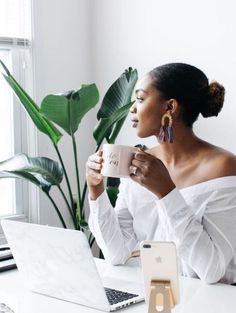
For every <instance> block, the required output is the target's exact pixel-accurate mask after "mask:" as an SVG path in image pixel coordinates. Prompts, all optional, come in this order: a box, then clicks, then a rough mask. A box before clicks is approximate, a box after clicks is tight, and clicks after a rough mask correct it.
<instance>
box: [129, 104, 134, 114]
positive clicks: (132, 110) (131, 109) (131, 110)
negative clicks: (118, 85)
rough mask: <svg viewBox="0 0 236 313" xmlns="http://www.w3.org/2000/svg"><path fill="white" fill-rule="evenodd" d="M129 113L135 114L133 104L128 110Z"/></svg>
mask: <svg viewBox="0 0 236 313" xmlns="http://www.w3.org/2000/svg"><path fill="white" fill-rule="evenodd" d="M129 111H130V113H135V112H136V107H135V104H133V105H132V107H131V108H130V109H129Z"/></svg>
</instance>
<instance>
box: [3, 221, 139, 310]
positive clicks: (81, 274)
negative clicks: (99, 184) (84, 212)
mask: <svg viewBox="0 0 236 313" xmlns="http://www.w3.org/2000/svg"><path fill="white" fill-rule="evenodd" d="M1 225H2V228H3V231H4V233H5V235H6V238H7V241H8V244H9V246H10V248H11V251H12V254H13V256H14V259H15V262H16V265H17V268H18V270H19V273H20V274H21V276H22V278H23V279H24V281H25V283H26V285H27V288H28V289H30V290H31V291H33V292H36V293H40V294H43V295H47V296H51V297H55V298H57V299H61V300H66V301H69V302H74V303H78V304H81V305H85V306H88V307H92V308H96V309H99V310H103V311H107V312H109V311H116V310H117V309H120V308H123V307H126V306H128V305H130V304H134V303H137V302H140V301H143V300H144V291H143V286H142V285H141V284H138V283H134V282H130V281H121V280H116V279H115V278H109V279H108V281H109V282H110V286H108V287H111V286H112V288H108V287H104V286H103V283H102V278H101V277H100V276H99V273H98V270H97V267H96V264H95V261H94V258H93V255H92V252H91V249H90V247H89V244H88V241H87V238H86V236H85V234H84V233H83V232H81V231H76V230H70V229H63V228H57V227H50V226H43V225H38V224H30V223H23V222H16V221H12V220H6V219H5V220H2V221H1ZM117 286H123V287H125V288H126V286H127V289H128V290H125V289H124V288H123V290H117V289H116V287H117Z"/></svg>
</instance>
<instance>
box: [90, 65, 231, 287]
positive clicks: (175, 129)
mask: <svg viewBox="0 0 236 313" xmlns="http://www.w3.org/2000/svg"><path fill="white" fill-rule="evenodd" d="M135 95H136V101H135V103H134V104H133V106H132V107H131V109H130V112H131V120H132V122H133V127H135V128H136V130H137V135H138V136H139V137H141V138H146V137H149V136H156V137H157V139H158V141H159V142H160V145H157V146H155V147H153V148H152V149H150V150H148V151H146V152H144V151H141V150H140V151H139V152H137V153H136V154H135V156H134V159H133V160H132V164H131V166H130V179H122V180H121V184H120V192H119V196H118V199H117V202H116V207H115V209H113V208H112V206H111V204H110V202H109V200H108V197H107V194H106V192H104V186H103V177H102V175H101V174H100V170H101V167H102V152H101V151H100V152H98V153H97V154H94V155H92V156H90V157H89V159H88V162H87V181H88V188H89V198H90V208H91V213H90V219H89V225H90V229H91V230H92V232H93V234H94V235H95V237H96V240H97V242H98V244H99V246H100V247H101V249H102V251H103V254H104V256H105V258H106V259H107V260H109V261H110V262H111V263H112V264H122V263H124V262H125V261H126V260H127V259H128V258H129V257H130V255H131V253H132V251H134V250H137V249H138V248H139V243H140V241H142V240H171V241H174V242H175V243H176V247H177V252H178V256H179V258H180V263H181V269H182V274H183V275H185V276H191V277H199V278H200V279H202V280H204V281H206V282H207V283H215V282H218V281H220V282H224V283H230V284H232V283H235V282H236V254H235V249H236V157H235V156H234V155H233V154H231V153H230V152H227V151H225V150H223V149H221V148H219V147H216V146H213V145H211V144H210V143H208V142H205V141H203V140H202V139H200V138H198V137H197V136H196V135H195V134H194V132H193V129H192V125H193V123H194V122H195V121H196V119H197V117H198V115H199V113H201V114H202V115H203V117H210V116H217V115H218V113H219V112H220V110H221V108H222V106H223V102H224V87H223V86H221V85H220V84H219V83H217V82H212V83H210V84H209V83H208V79H207V77H206V76H205V74H204V73H203V72H202V71H200V70H199V69H197V68H196V67H194V66H191V65H188V64H183V63H171V64H166V65H163V66H160V67H157V68H155V69H154V70H152V71H151V72H149V73H148V74H147V75H146V76H145V77H144V78H143V79H141V80H140V81H139V83H138V85H137V89H136V91H135ZM212 131H214V130H212Z"/></svg>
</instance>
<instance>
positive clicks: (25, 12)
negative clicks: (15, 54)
mask: <svg viewBox="0 0 236 313" xmlns="http://www.w3.org/2000/svg"><path fill="white" fill-rule="evenodd" d="M39 1H40V0H39ZM0 37H13V38H26V39H30V38H31V0H0Z"/></svg>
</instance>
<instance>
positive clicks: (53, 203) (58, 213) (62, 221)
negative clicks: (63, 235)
mask: <svg viewBox="0 0 236 313" xmlns="http://www.w3.org/2000/svg"><path fill="white" fill-rule="evenodd" d="M44 193H45V194H46V195H47V196H48V198H49V199H50V201H51V202H52V205H53V207H54V209H55V210H56V212H57V215H58V217H59V219H60V221H61V223H62V225H63V227H64V228H67V227H66V224H65V222H64V219H63V217H62V215H61V212H60V211H59V209H58V207H57V205H56V203H55V202H54V200H53V199H52V197H51V196H50V194H49V193H48V192H46V191H44Z"/></svg>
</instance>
